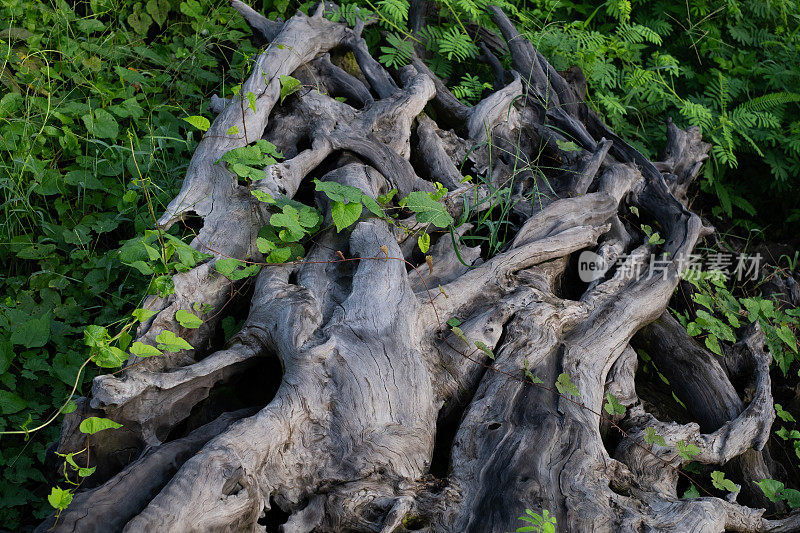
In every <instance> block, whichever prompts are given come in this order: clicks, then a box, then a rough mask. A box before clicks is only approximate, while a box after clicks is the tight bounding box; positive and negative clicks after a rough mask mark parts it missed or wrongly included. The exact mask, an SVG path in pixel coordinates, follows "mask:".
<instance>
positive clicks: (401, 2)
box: [378, 0, 410, 24]
mask: <svg viewBox="0 0 800 533" xmlns="http://www.w3.org/2000/svg"><path fill="white" fill-rule="evenodd" d="M378 7H379V8H380V11H381V13H382V14H383V16H385V17H386V18H387V19H389V20H391V21H392V22H394V23H395V24H401V23H405V22H407V21H408V9H409V7H410V4H409V3H408V0H381V1H380V2H378Z"/></svg>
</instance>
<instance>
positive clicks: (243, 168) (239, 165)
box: [218, 139, 283, 183]
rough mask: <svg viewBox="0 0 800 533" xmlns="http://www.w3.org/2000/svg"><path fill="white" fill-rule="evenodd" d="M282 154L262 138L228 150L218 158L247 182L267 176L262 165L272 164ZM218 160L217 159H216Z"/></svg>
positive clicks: (280, 157) (281, 156)
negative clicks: (250, 143)
mask: <svg viewBox="0 0 800 533" xmlns="http://www.w3.org/2000/svg"><path fill="white" fill-rule="evenodd" d="M282 158H283V154H282V153H280V152H279V151H278V149H277V148H276V147H275V145H274V144H272V143H271V142H269V141H265V140H264V139H259V140H257V141H256V142H255V143H253V144H252V145H248V146H241V147H239V148H234V149H233V150H230V151H228V152H227V153H226V154H225V155H223V156H222V157H221V158H220V161H224V162H225V163H227V164H228V170H230V171H231V172H233V173H234V174H236V175H237V176H239V177H240V178H244V179H245V181H246V182H247V183H250V182H251V181H257V180H263V179H264V178H266V177H267V173H266V172H264V167H268V166H270V165H274V164H275V163H277V159H282ZM218 162H219V161H218Z"/></svg>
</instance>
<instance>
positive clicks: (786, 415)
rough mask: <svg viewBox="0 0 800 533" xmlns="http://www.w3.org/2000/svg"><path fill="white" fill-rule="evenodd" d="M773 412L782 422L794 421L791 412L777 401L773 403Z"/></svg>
mask: <svg viewBox="0 0 800 533" xmlns="http://www.w3.org/2000/svg"><path fill="white" fill-rule="evenodd" d="M775 414H776V415H778V418H780V419H781V420H783V421H784V422H796V420H795V419H794V417H793V416H792V413H790V412H789V411H786V410H784V408H783V407H782V406H781V404H779V403H776V404H775Z"/></svg>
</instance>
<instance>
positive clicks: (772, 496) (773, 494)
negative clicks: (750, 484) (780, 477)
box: [755, 479, 784, 503]
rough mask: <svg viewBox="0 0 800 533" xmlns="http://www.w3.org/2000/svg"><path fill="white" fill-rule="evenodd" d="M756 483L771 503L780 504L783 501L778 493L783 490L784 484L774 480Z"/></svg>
mask: <svg viewBox="0 0 800 533" xmlns="http://www.w3.org/2000/svg"><path fill="white" fill-rule="evenodd" d="M755 483H756V485H758V488H760V489H761V492H763V493H764V496H766V497H767V499H768V500H769V501H771V502H773V503H778V502H779V501H781V498H780V497H778V493H779V492H780V491H782V490H783V487H784V484H783V483H781V482H780V481H775V480H774V479H762V480H761V481H758V482H755Z"/></svg>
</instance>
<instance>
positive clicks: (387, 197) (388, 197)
mask: <svg viewBox="0 0 800 533" xmlns="http://www.w3.org/2000/svg"><path fill="white" fill-rule="evenodd" d="M395 194H397V189H392V190H391V191H389V192H387V193H386V194H382V195H380V196H378V203H379V204H380V205H382V206H384V207H385V206H386V204H388V203H389V202H391V201H392V198H394V195H395Z"/></svg>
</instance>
